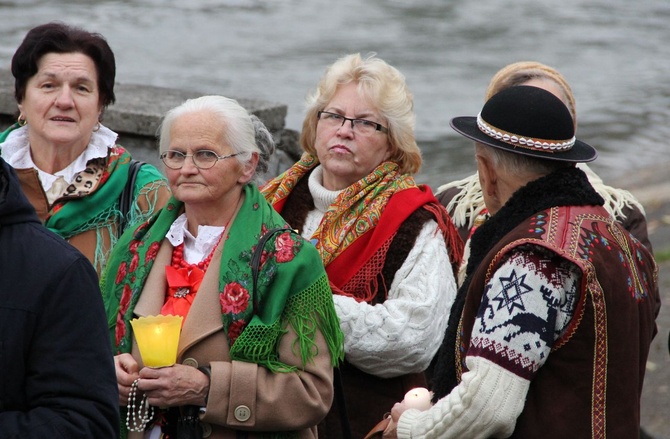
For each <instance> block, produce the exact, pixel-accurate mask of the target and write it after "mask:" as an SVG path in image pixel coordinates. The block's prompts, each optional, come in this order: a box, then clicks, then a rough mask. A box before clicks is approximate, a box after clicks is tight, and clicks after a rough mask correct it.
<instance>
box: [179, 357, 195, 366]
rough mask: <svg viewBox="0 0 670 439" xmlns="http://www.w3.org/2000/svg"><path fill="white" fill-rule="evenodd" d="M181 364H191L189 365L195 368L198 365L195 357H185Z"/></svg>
mask: <svg viewBox="0 0 670 439" xmlns="http://www.w3.org/2000/svg"><path fill="white" fill-rule="evenodd" d="M182 364H183V365H184V366H191V367H195V368H197V367H198V362H197V361H196V359H195V358H187V359H185V360H184V362H183V363H182Z"/></svg>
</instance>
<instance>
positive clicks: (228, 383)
mask: <svg viewBox="0 0 670 439" xmlns="http://www.w3.org/2000/svg"><path fill="white" fill-rule="evenodd" d="M222 246H223V243H221V244H220V245H219V248H217V250H216V251H215V252H214V256H213V258H212V262H211V267H219V265H220V261H221V253H222ZM171 256H172V245H170V243H169V241H167V240H164V241H163V243H162V245H161V248H160V250H159V252H158V255H157V256H156V261H155V263H154V265H153V268H152V270H151V272H150V273H149V275H148V277H147V281H146V283H145V285H144V289H143V290H142V293H141V296H140V299H139V301H138V302H137V305H136V306H135V310H134V311H135V314H136V315H137V316H147V315H157V314H159V312H160V309H161V307H162V306H163V303H164V301H165V292H166V291H167V282H166V279H165V271H164V269H163V267H165V266H166V265H168V264H169V263H170V258H171ZM288 329H289V332H288V333H287V334H286V335H285V336H284V337H282V339H281V343H280V346H279V358H280V361H282V362H284V363H286V364H290V365H296V366H298V367H300V365H301V360H300V357H299V356H297V355H295V352H294V350H293V349H292V345H293V341H294V340H295V339H296V334H295V332H293V331H292V330H291V329H290V327H289V328H288ZM316 343H317V347H318V355H316V356H315V357H314V359H313V362H311V363H309V364H307V365H306V366H305V369H304V371H302V372H295V373H272V372H270V371H269V370H267V369H265V368H263V367H259V366H258V365H256V364H254V363H245V362H240V361H231V359H230V353H229V346H228V341H227V338H226V336H225V333H224V331H223V324H222V320H221V307H220V305H219V292H218V270H209V271H207V272H206V274H205V278H204V279H203V282H202V285H201V286H200V289H199V291H198V294H197V295H196V297H195V299H194V300H193V304H192V306H191V309H190V311H189V314H188V316H187V317H186V320H185V321H184V326H183V329H182V335H181V338H180V340H179V348H178V354H177V362H179V363H182V364H188V365H192V366H194V367H198V366H210V367H211V369H212V376H211V384H210V389H209V395H208V402H207V407H206V412H205V414H204V415H201V416H200V418H201V421H202V422H203V423H204V427H205V433H206V434H207V433H209V432H211V433H210V435H209V436H205V437H209V438H211V439H223V438H236V430H241V431H263V430H265V431H276V430H299V432H300V434H299V436H298V437H300V438H305V439H306V438H315V437H317V434H316V424H318V422H319V421H320V420H321V419H322V418H323V417H324V416H325V415H326V413H328V409H329V408H330V405H331V403H332V399H333V368H332V366H331V358H330V355H329V353H328V352H329V350H328V347H327V345H326V343H325V340H324V338H323V336H322V335H321V333H318V334H317V339H316ZM132 355H133V357H134V358H135V359H136V360H137V361H138V363H140V365H141V364H142V363H141V358H140V356H139V351H138V349H137V345H136V342H135V340H134V339H133V352H132ZM245 411H246V412H247V413H248V419H245V416H244V412H245ZM128 437H129V439H135V438H137V439H140V438H142V437H143V434H142V433H131V434H130V435H129V436H128ZM249 437H250V438H253V437H254V435H253V434H252V435H250V436H249Z"/></svg>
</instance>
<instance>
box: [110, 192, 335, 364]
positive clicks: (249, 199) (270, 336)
mask: <svg viewBox="0 0 670 439" xmlns="http://www.w3.org/2000/svg"><path fill="white" fill-rule="evenodd" d="M244 193H245V198H244V202H243V204H242V206H241V208H240V210H239V212H238V214H237V216H236V217H235V220H234V222H233V224H232V225H231V226H230V231H229V233H228V238H227V240H226V243H225V246H224V247H223V254H222V257H221V265H220V267H219V292H220V306H221V318H222V321H223V327H224V331H225V333H226V335H227V337H228V341H229V344H230V356H231V358H232V359H233V360H240V361H247V362H253V363H257V364H259V365H262V366H264V367H266V368H268V369H270V370H272V371H273V372H291V371H295V370H296V368H295V367H293V366H290V365H287V364H284V363H282V362H280V361H279V359H278V353H277V351H276V348H277V346H278V345H279V339H280V338H281V337H282V336H283V335H284V334H285V333H286V331H285V326H286V325H287V324H290V325H291V326H292V327H293V329H294V330H295V331H296V333H297V334H298V338H299V340H298V342H297V343H298V344H299V347H300V352H301V354H302V362H303V366H304V365H305V364H306V363H307V362H309V361H310V360H311V358H312V357H313V356H314V354H315V349H314V341H315V338H314V337H315V335H316V330H317V329H319V330H320V331H321V332H322V333H323V336H324V337H325V339H326V342H327V344H328V347H329V349H330V354H331V358H332V362H333V365H336V364H337V363H338V362H339V360H340V359H341V358H342V357H343V335H342V332H341V331H340V329H339V320H338V319H337V315H336V314H335V308H334V305H333V300H332V295H331V291H330V288H329V286H328V279H327V276H326V273H325V270H324V268H323V265H322V263H321V261H320V260H319V258H318V255H317V253H316V251H315V250H314V247H313V246H312V245H311V244H309V243H308V242H306V241H304V240H303V239H302V238H300V237H299V236H297V235H296V234H294V233H292V232H291V231H290V229H288V228H287V231H286V233H279V234H277V235H275V237H274V238H273V239H270V240H269V243H268V244H266V246H265V251H264V252H263V257H262V258H261V266H260V270H259V277H258V286H257V289H258V291H257V292H256V293H257V294H258V297H257V298H256V300H257V301H258V306H257V309H256V311H255V310H254V297H252V294H253V288H252V279H251V257H252V254H253V251H254V249H255V245H256V244H257V243H258V241H259V239H260V238H261V236H262V235H263V234H264V233H265V232H266V231H267V230H270V229H272V228H275V227H287V226H286V223H285V222H284V220H283V219H282V218H281V216H279V214H277V213H276V212H275V211H274V210H273V209H272V207H271V206H270V205H269V204H268V203H267V202H266V201H265V200H264V199H263V198H262V196H261V195H260V193H259V192H258V189H257V188H256V187H255V186H254V185H251V184H249V185H247V186H245V189H244ZM181 208H182V203H181V202H179V201H177V200H175V199H174V198H172V199H171V200H170V201H169V202H168V203H167V205H166V206H165V207H164V208H163V209H162V210H161V211H160V212H159V213H158V214H156V215H154V216H153V217H152V218H150V219H149V220H148V221H146V222H144V223H142V224H141V225H139V226H138V227H136V228H135V229H134V230H132V229H131V230H128V231H127V232H125V233H124V234H123V236H122V237H121V239H120V240H119V243H118V244H117V247H116V248H115V249H114V251H113V252H112V256H111V257H110V261H109V264H108V266H107V271H106V272H105V275H104V276H103V278H102V281H101V289H102V292H103V299H104V301H105V310H106V312H107V318H108V323H109V328H110V331H111V334H110V335H111V338H112V345H113V347H114V350H115V352H116V353H121V352H130V350H131V345H132V343H131V330H130V325H129V322H130V320H131V319H132V318H133V310H134V308H135V305H136V304H137V301H138V299H139V297H140V294H141V292H142V288H143V285H144V282H145V281H146V277H147V275H148V273H149V272H150V271H151V268H152V265H153V261H154V259H155V257H156V254H157V253H158V249H159V247H160V245H161V241H162V240H163V239H164V238H165V235H166V233H167V231H168V230H169V228H170V225H171V224H172V223H173V222H174V220H175V219H176V218H177V216H178V215H179V213H180V212H181Z"/></svg>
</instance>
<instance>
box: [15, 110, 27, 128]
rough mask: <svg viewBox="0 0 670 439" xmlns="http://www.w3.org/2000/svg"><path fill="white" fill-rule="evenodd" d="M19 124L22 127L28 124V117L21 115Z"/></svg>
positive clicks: (18, 120)
mask: <svg viewBox="0 0 670 439" xmlns="http://www.w3.org/2000/svg"><path fill="white" fill-rule="evenodd" d="M17 122H18V123H19V126H20V127H24V126H26V125H27V124H28V121H27V120H26V117H25V116H24V115H23V113H21V114H19V118H18V119H17Z"/></svg>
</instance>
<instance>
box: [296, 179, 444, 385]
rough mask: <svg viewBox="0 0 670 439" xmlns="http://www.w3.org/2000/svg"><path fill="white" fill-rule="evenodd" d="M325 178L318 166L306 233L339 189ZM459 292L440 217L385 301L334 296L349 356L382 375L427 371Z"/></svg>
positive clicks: (410, 256)
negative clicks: (332, 188) (333, 188)
mask: <svg viewBox="0 0 670 439" xmlns="http://www.w3.org/2000/svg"><path fill="white" fill-rule="evenodd" d="M322 181H323V178H322V169H321V167H320V166H318V167H317V168H316V169H315V170H314V171H313V172H312V174H311V175H310V177H309V190H310V193H311V194H312V197H313V198H314V206H315V208H314V210H312V211H311V212H309V214H308V215H307V218H306V220H305V225H304V228H303V230H302V236H303V237H304V238H306V239H311V238H312V235H313V234H314V232H315V231H316V229H317V227H318V226H319V223H320V222H321V220H322V218H323V215H324V214H325V212H326V211H327V210H328V207H329V206H330V205H331V204H332V203H333V202H334V201H335V198H336V197H337V196H338V194H339V191H330V190H328V189H326V188H325V187H323V185H322ZM455 297H456V282H455V280H454V276H453V273H452V270H451V264H450V262H449V255H448V252H447V247H446V244H445V242H444V239H442V235H441V233H440V231H439V230H438V227H437V223H436V222H435V221H428V222H427V223H425V224H424V226H423V228H422V229H421V232H420V233H419V235H418V236H417V238H416V242H415V244H414V247H413V248H412V250H411V251H410V252H409V254H408V256H407V259H406V260H405V262H404V263H403V265H402V266H401V267H400V269H399V270H398V271H397V272H396V274H395V277H394V278H393V282H392V283H391V288H390V290H389V293H388V298H387V300H386V301H385V302H384V303H381V304H377V305H374V306H372V305H370V304H367V303H359V302H357V301H356V300H354V299H352V298H350V297H345V296H338V295H335V296H334V301H335V309H336V310H337V315H338V317H339V318H340V327H341V328H342V331H343V332H344V350H345V353H346V357H347V360H348V361H349V362H350V363H351V364H353V365H354V366H356V367H358V368H359V369H361V370H362V371H364V372H367V373H370V374H372V375H375V376H379V377H382V378H391V377H395V376H399V375H404V374H408V373H416V372H422V371H424V370H425V369H426V368H427V367H428V365H429V364H430V361H431V360H432V358H433V356H434V355H435V353H436V352H437V350H438V348H439V347H440V344H441V342H442V338H443V336H444V332H445V329H446V326H447V320H448V319H449V311H450V310H451V305H452V303H453V301H454V299H455Z"/></svg>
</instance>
